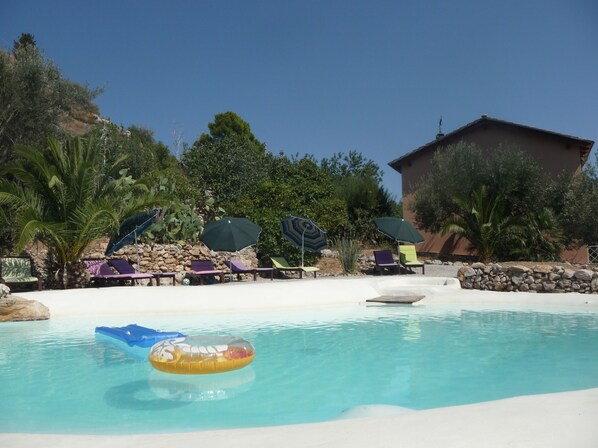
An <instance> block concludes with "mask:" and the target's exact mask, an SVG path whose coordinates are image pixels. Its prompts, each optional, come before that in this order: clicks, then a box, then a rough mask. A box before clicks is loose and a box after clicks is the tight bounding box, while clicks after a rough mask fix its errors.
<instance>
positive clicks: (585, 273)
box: [575, 269, 594, 282]
mask: <svg viewBox="0 0 598 448" xmlns="http://www.w3.org/2000/svg"><path fill="white" fill-rule="evenodd" d="M593 275H594V272H593V271H590V270H589V269H580V270H579V271H575V278H576V279H578V280H581V281H585V282H589V281H590V280H592V276H593Z"/></svg>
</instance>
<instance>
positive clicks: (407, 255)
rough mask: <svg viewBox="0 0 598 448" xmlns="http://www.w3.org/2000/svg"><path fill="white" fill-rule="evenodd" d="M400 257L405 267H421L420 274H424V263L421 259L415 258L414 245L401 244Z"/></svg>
mask: <svg viewBox="0 0 598 448" xmlns="http://www.w3.org/2000/svg"><path fill="white" fill-rule="evenodd" d="M399 250H400V257H401V264H402V265H403V266H404V267H406V268H409V269H411V268H422V274H425V273H426V272H425V269H426V268H425V266H426V265H425V264H424V262H423V261H420V260H418V259H417V253H416V252H415V246H401V247H400V248H399Z"/></svg>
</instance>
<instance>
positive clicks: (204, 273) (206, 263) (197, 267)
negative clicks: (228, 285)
mask: <svg viewBox="0 0 598 448" xmlns="http://www.w3.org/2000/svg"><path fill="white" fill-rule="evenodd" d="M186 276H187V277H199V282H200V283H201V284H202V285H203V284H204V278H205V277H220V283H224V271H221V270H219V269H215V268H214V263H212V262H211V261H210V260H191V272H187V274H186Z"/></svg>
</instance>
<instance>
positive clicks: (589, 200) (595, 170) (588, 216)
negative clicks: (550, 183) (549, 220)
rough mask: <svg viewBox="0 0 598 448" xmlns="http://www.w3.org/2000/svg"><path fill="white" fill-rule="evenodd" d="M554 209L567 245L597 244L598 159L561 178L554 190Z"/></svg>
mask: <svg viewBox="0 0 598 448" xmlns="http://www.w3.org/2000/svg"><path fill="white" fill-rule="evenodd" d="M555 196H556V198H555V202H556V206H555V210H557V219H558V221H559V222H560V224H561V227H562V229H563V232H564V234H565V239H566V240H567V242H572V241H575V240H577V241H580V242H582V243H583V244H588V245H592V244H597V243H598V219H597V218H596V217H597V216H598V156H597V164H596V165H592V164H587V165H586V166H585V167H584V170H583V171H582V172H581V173H579V174H578V175H576V176H574V177H571V176H568V177H562V178H561V179H560V183H559V185H558V186H557V188H556V194H555Z"/></svg>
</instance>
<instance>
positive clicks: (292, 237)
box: [280, 215, 328, 266]
mask: <svg viewBox="0 0 598 448" xmlns="http://www.w3.org/2000/svg"><path fill="white" fill-rule="evenodd" d="M280 227H281V228H282V234H283V235H284V237H285V238H286V239H288V240H289V241H290V242H291V243H293V244H294V245H295V246H297V247H300V248H301V266H303V255H304V252H305V250H306V249H307V250H309V251H312V252H319V251H321V250H322V249H326V247H328V243H327V242H326V236H327V235H326V232H324V231H323V230H322V229H320V228H319V227H318V226H317V225H316V224H315V223H314V222H313V221H312V220H311V219H307V218H299V217H298V216H292V215H289V216H286V217H285V218H282V219H281V220H280Z"/></svg>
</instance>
